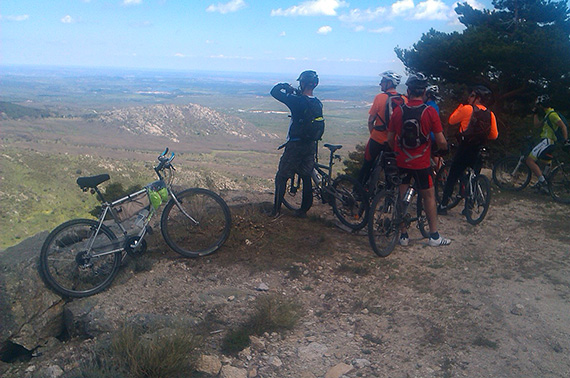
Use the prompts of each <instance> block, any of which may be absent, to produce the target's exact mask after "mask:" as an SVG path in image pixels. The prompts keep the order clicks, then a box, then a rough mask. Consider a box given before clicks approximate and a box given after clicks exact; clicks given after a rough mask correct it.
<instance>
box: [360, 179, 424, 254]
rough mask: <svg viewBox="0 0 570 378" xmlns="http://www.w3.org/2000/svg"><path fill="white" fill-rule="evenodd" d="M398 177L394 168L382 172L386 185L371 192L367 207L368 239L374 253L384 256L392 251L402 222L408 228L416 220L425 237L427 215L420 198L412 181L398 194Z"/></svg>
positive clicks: (399, 181) (399, 180)
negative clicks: (387, 171)
mask: <svg viewBox="0 0 570 378" xmlns="http://www.w3.org/2000/svg"><path fill="white" fill-rule="evenodd" d="M401 181H402V180H401V177H400V175H399V174H398V173H397V172H395V173H394V172H391V173H390V174H387V175H386V186H385V188H384V189H382V190H381V191H380V192H378V193H377V194H376V196H374V200H373V201H372V206H371V207H370V210H369V214H368V216H369V222H368V240H369V242H370V246H371V247H372V250H373V251H374V253H376V254H377V255H378V256H380V257H386V256H388V255H390V253H392V251H393V250H394V247H395V246H396V243H397V242H398V239H399V237H400V229H401V227H402V225H405V226H406V228H409V227H410V225H411V224H412V223H414V222H416V227H417V228H418V229H419V230H420V232H421V234H422V236H423V237H424V238H428V237H429V229H426V225H427V216H426V213H425V210H424V208H423V204H422V198H421V196H420V195H417V196H416V194H417V193H418V191H417V189H416V183H415V182H414V183H413V184H411V185H410V186H408V189H407V190H406V192H405V194H404V195H403V196H400V183H401Z"/></svg>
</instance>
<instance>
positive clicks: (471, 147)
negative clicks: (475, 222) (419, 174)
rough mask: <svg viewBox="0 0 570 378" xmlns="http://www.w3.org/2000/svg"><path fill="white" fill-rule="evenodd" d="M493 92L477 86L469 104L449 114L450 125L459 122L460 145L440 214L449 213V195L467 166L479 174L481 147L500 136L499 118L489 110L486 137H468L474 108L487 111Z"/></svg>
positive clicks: (448, 179)
mask: <svg viewBox="0 0 570 378" xmlns="http://www.w3.org/2000/svg"><path fill="white" fill-rule="evenodd" d="M491 94H492V93H491V91H490V90H489V89H488V88H487V87H484V86H482V85H477V86H475V87H474V88H473V90H472V91H471V94H470V95H469V98H468V100H467V105H463V104H461V105H459V106H458V107H457V109H455V111H454V112H453V113H451V115H450V116H449V124H450V125H455V124H459V147H458V149H457V152H456V154H455V156H454V157H453V161H452V163H451V166H450V168H449V175H448V176H447V181H446V182H445V187H444V188H443V196H442V199H441V203H440V204H439V206H438V208H437V212H438V214H441V215H446V214H447V204H448V202H449V197H450V196H451V194H452V193H453V186H454V185H455V183H456V182H457V180H458V179H459V177H460V176H461V174H462V173H463V171H465V168H467V167H471V168H473V169H474V170H475V172H476V173H477V174H479V172H480V171H481V156H480V151H481V147H482V146H483V145H484V144H485V142H486V141H487V140H494V139H497V137H498V136H499V132H498V130H497V119H496V118H495V114H494V113H493V112H491V111H489V113H490V119H489V121H490V123H491V125H490V129H489V131H488V134H487V135H486V137H483V138H482V139H481V138H477V139H470V138H469V137H468V126H469V124H470V122H471V118H472V115H473V112H474V108H475V107H477V108H479V109H480V110H483V111H487V107H486V105H487V104H488V102H489V100H490V98H491Z"/></svg>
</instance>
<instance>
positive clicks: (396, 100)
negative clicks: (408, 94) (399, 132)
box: [374, 92, 405, 131]
mask: <svg viewBox="0 0 570 378" xmlns="http://www.w3.org/2000/svg"><path fill="white" fill-rule="evenodd" d="M386 94H387V95H388V98H387V99H386V110H385V111H384V119H382V121H383V122H384V123H383V124H382V125H378V126H374V129H375V130H378V131H385V130H386V129H387V128H388V123H390V117H391V116H392V113H393V112H394V109H395V108H397V107H398V106H402V105H404V104H405V101H404V98H403V97H402V95H401V94H399V93H396V94H394V93H389V92H386ZM376 116H377V117H378V115H376Z"/></svg>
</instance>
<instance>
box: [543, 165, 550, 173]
mask: <svg viewBox="0 0 570 378" xmlns="http://www.w3.org/2000/svg"><path fill="white" fill-rule="evenodd" d="M549 173H550V164H546V166H545V167H544V170H543V171H542V175H543V176H548V174H549Z"/></svg>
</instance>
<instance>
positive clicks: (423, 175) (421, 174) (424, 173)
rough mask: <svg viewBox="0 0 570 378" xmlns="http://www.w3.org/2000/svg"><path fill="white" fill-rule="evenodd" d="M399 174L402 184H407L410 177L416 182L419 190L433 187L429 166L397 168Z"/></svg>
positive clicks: (410, 179)
mask: <svg viewBox="0 0 570 378" xmlns="http://www.w3.org/2000/svg"><path fill="white" fill-rule="evenodd" d="M398 169H399V170H400V175H401V176H404V175H405V176H404V177H402V184H406V185H409V184H410V182H411V181H412V178H413V179H414V181H415V182H416V184H417V187H418V188H419V189H421V190H425V189H429V188H432V187H433V179H432V177H431V172H432V170H431V167H430V168H424V169H410V168H399V167H398Z"/></svg>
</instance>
